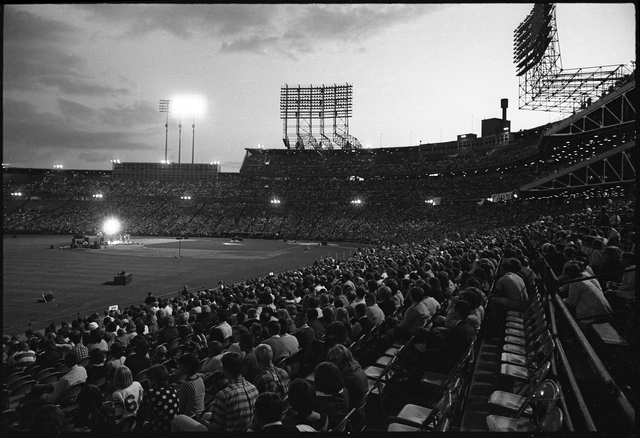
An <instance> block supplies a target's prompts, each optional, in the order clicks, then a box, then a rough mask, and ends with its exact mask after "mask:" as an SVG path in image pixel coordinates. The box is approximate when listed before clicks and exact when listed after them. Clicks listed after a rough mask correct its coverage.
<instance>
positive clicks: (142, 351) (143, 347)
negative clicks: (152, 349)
mask: <svg viewBox="0 0 640 438" xmlns="http://www.w3.org/2000/svg"><path fill="white" fill-rule="evenodd" d="M148 352H149V342H148V341H146V340H144V339H143V340H142V341H138V343H137V344H136V354H139V355H140V356H146V355H147V353H148Z"/></svg>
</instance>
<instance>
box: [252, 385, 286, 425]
mask: <svg viewBox="0 0 640 438" xmlns="http://www.w3.org/2000/svg"><path fill="white" fill-rule="evenodd" d="M255 413H256V419H257V421H258V424H259V425H260V427H262V426H263V425H265V424H269V423H275V422H277V421H280V420H282V400H280V396H279V395H278V394H276V393H275V392H270V391H266V392H263V393H262V394H260V395H259V396H258V398H257V399H256V406H255Z"/></svg>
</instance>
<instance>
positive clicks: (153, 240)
mask: <svg viewBox="0 0 640 438" xmlns="http://www.w3.org/2000/svg"><path fill="white" fill-rule="evenodd" d="M71 240H72V236H71V235H59V236H32V235H18V236H12V235H5V236H4V239H3V266H2V268H3V269H2V272H3V276H2V283H3V291H2V304H3V306H2V314H3V318H2V329H3V334H10V335H13V334H23V333H24V332H25V330H26V329H27V328H28V323H31V324H32V325H33V329H34V330H42V329H43V328H44V327H46V326H48V325H49V324H51V323H52V322H54V323H56V325H58V326H59V324H60V322H61V321H67V322H70V321H71V320H72V319H73V318H76V317H77V315H78V313H79V314H80V315H81V316H83V317H84V316H88V315H90V314H91V313H93V312H100V313H102V312H103V311H104V310H106V309H108V308H109V306H112V305H118V306H119V307H120V308H124V307H126V306H129V305H132V304H136V305H138V304H141V303H142V302H143V301H144V299H145V297H146V296H147V292H153V294H154V295H155V296H157V297H171V296H176V295H177V294H178V292H179V291H181V290H182V288H183V287H184V286H185V285H186V286H188V287H189V289H190V290H193V291H197V290H200V289H201V288H202V287H204V288H215V287H218V282H220V281H224V282H225V283H227V284H232V283H237V282H240V281H243V280H247V279H251V278H256V277H264V276H267V275H269V274H270V273H271V272H273V273H278V272H282V271H286V270H290V269H295V268H302V267H306V266H310V265H312V264H313V262H314V261H315V260H320V259H321V258H325V257H328V256H331V257H334V258H335V257H337V258H338V259H341V258H344V257H346V256H349V255H350V254H351V253H353V251H354V250H355V249H356V248H358V246H359V245H358V244H349V243H340V244H335V243H329V244H328V245H326V246H322V245H320V244H319V243H318V242H283V241H282V240H280V241H276V240H253V239H245V240H244V241H240V242H233V241H231V240H230V239H213V238H189V239H186V240H176V239H175V238H170V237H166V238H157V237H135V236H132V237H131V239H130V244H127V245H109V246H106V247H101V248H100V249H89V248H75V249H72V248H70V244H71ZM122 271H125V272H126V273H131V275H132V282H131V283H129V284H127V285H115V283H114V276H115V275H116V274H117V273H119V272H122ZM49 292H50V293H51V294H52V295H53V297H54V298H55V300H53V301H50V302H47V303H45V302H44V300H43V294H45V295H47V294H48V293H49Z"/></svg>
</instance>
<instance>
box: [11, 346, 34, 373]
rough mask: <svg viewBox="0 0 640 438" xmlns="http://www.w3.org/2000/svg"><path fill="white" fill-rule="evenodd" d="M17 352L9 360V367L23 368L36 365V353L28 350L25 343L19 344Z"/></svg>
mask: <svg viewBox="0 0 640 438" xmlns="http://www.w3.org/2000/svg"><path fill="white" fill-rule="evenodd" d="M17 345H18V350H17V351H16V352H15V353H14V354H13V355H12V356H11V357H10V358H9V360H8V362H9V365H15V366H17V367H18V368H25V367H27V366H29V365H32V364H34V363H36V352H35V351H33V350H31V349H29V346H28V345H27V343H26V342H19V343H18V344H17Z"/></svg>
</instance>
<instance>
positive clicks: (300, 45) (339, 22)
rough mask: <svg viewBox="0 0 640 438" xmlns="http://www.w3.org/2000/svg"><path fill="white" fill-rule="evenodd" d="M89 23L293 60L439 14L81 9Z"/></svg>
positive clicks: (325, 8) (398, 9)
mask: <svg viewBox="0 0 640 438" xmlns="http://www.w3.org/2000/svg"><path fill="white" fill-rule="evenodd" d="M78 7H79V8H81V9H82V10H83V11H85V12H89V16H90V20H94V21H97V22H100V23H102V24H113V25H116V26H124V27H125V30H124V31H123V33H122V37H125V38H130V37H131V36H140V35H145V34H151V33H154V32H158V31H161V32H166V33H170V34H172V35H174V36H176V37H178V38H182V39H186V40H190V39H192V38H194V37H195V36H196V35H198V36H208V37H213V38H214V39H215V40H216V41H217V42H218V44H219V47H220V50H221V51H222V52H225V53H233V52H236V53H255V54H267V53H270V54H271V53H280V54H283V55H284V56H288V57H296V56H297V55H300V54H303V53H308V52H311V51H313V50H314V49H315V48H316V47H319V46H321V45H323V44H326V43H328V42H331V43H347V42H348V43H352V42H363V41H365V40H367V39H368V38H369V37H371V36H375V35H377V34H379V33H380V32H383V31H385V30H386V29H389V28H391V27H394V26H396V25H398V24H406V23H409V22H412V21H415V20H417V19H419V18H421V17H422V16H424V15H426V14H429V13H432V12H433V11H436V10H439V9H441V8H443V7H446V6H442V5H430V4H426V5H425V4H418V5H412V4H386V5H378V4H349V5H340V4H326V5H325V4H308V5H303V4H279V5H278V4H274V5H268V4H258V5H255V4H223V5H219V4H206V5H205V4H201V5H193V4H190V5H183V4H172V5H161V4H153V5H140V4H138V5H104V4H103V5H81V6H78Z"/></svg>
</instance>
